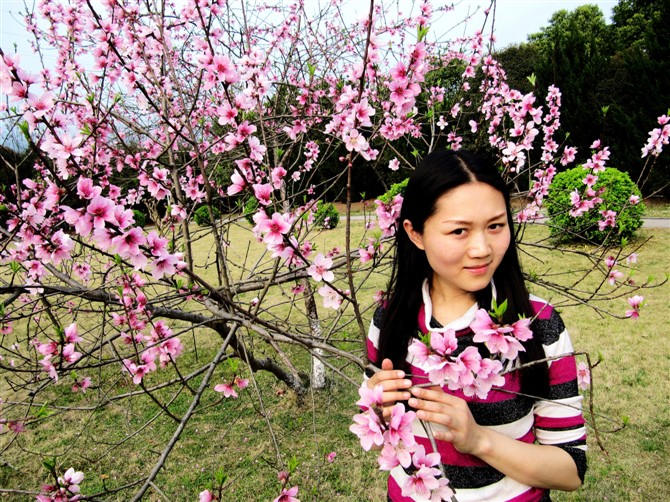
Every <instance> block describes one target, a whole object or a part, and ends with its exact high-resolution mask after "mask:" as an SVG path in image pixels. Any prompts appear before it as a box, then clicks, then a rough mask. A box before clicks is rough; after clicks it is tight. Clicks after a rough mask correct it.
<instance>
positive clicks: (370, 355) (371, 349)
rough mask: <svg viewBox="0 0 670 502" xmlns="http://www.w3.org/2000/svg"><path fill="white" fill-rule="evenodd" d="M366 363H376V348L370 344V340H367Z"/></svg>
mask: <svg viewBox="0 0 670 502" xmlns="http://www.w3.org/2000/svg"><path fill="white" fill-rule="evenodd" d="M367 347H368V361H370V362H371V363H373V364H374V363H375V362H376V361H377V347H375V345H374V343H372V340H370V339H369V338H368V343H367Z"/></svg>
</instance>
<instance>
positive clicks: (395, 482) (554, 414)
mask: <svg viewBox="0 0 670 502" xmlns="http://www.w3.org/2000/svg"><path fill="white" fill-rule="evenodd" d="M424 301H425V303H424V307H423V308H422V310H421V312H420V316H419V328H420V329H421V331H424V332H425V331H427V330H426V326H427V325H430V326H431V331H439V330H441V329H447V328H452V329H454V330H456V334H457V337H458V349H457V351H456V352H455V355H457V354H458V353H460V351H462V350H464V349H465V348H466V347H468V346H469V345H471V344H472V343H473V342H472V337H473V336H474V334H473V332H472V330H471V329H470V328H469V325H470V323H471V322H472V321H473V320H474V318H475V312H476V311H477V309H478V306H477V305H476V304H475V305H473V306H472V307H471V308H470V309H469V310H468V312H466V313H465V314H464V315H463V316H462V317H461V318H460V319H457V320H455V321H454V322H452V323H450V324H449V325H448V326H445V327H443V328H436V327H435V321H432V324H431V320H432V310H431V304H430V296H429V295H428V294H426V292H425V293H424ZM531 304H532V306H533V309H534V310H535V312H536V313H537V320H536V322H535V323H534V326H535V330H534V333H533V336H534V337H540V338H541V340H542V344H543V347H544V351H545V353H546V355H547V357H548V358H551V357H555V356H560V355H563V354H567V355H566V356H565V357H561V358H560V359H556V360H553V361H551V362H550V363H549V385H550V396H549V397H550V399H549V400H535V399H531V398H528V397H522V396H519V395H517V394H515V393H516V392H519V391H520V389H521V382H520V378H519V375H518V372H516V371H514V372H512V373H508V374H507V375H505V384H504V386H503V387H502V389H504V391H502V390H495V388H494V390H492V391H491V392H489V395H488V396H487V398H486V399H485V400H481V399H478V398H477V397H476V396H472V397H467V396H465V395H464V394H463V393H462V392H460V391H450V390H448V389H447V388H446V387H444V388H443V390H444V391H445V392H448V393H450V394H453V395H456V396H458V397H460V398H462V399H465V400H466V401H467V402H468V406H469V407H470V411H471V412H472V415H473V417H474V419H475V421H476V422H477V423H478V424H479V425H483V426H486V427H491V428H492V429H495V430H496V431H498V432H500V433H502V434H506V435H507V436H510V437H513V438H516V439H518V440H519V441H523V442H526V443H534V442H537V443H540V444H547V445H555V446H558V447H560V448H563V449H564V450H565V451H566V452H568V453H569V454H570V455H571V456H572V458H573V459H574V460H575V463H576V465H577V470H578V472H579V476H580V477H581V479H582V480H583V479H584V473H585V471H586V456H585V452H586V428H585V425H584V418H583V416H582V413H581V402H582V397H581V396H580V395H579V393H578V388H577V370H576V363H575V358H574V356H572V355H571V353H572V352H573V347H572V343H571V341H570V337H569V335H568V332H567V331H566V329H565V326H564V324H563V321H562V320H561V318H560V316H559V315H558V313H557V312H556V311H555V310H554V309H553V308H552V307H551V305H549V304H547V303H546V302H544V301H542V300H541V299H539V298H536V297H533V296H531ZM382 316H383V309H381V308H379V309H377V311H376V312H375V315H374V318H373V321H372V323H371V326H370V330H369V333H368V341H367V349H368V358H369V360H370V361H371V362H373V363H374V362H375V361H376V360H377V347H378V341H379V328H380V326H381V320H382ZM407 362H408V365H409V367H410V371H411V373H412V375H413V377H412V378H413V381H414V382H415V383H425V382H426V379H425V378H421V377H425V375H426V373H425V372H424V371H423V370H422V368H421V367H418V366H417V365H415V364H413V361H412V356H411V355H408V356H407ZM431 425H432V426H433V428H439V427H440V426H439V425H436V424H431ZM413 432H414V435H415V437H416V440H417V442H418V443H419V444H421V445H423V446H424V447H425V449H426V451H427V452H428V451H431V450H432V447H431V446H430V442H429V440H428V438H427V437H426V433H425V431H424V430H423V427H422V426H421V425H420V424H419V422H418V421H416V422H415V423H414V430H413ZM437 446H438V451H439V453H440V455H441V457H442V463H443V464H444V465H445V467H446V469H447V476H448V477H449V479H450V480H451V482H452V484H453V486H454V487H455V489H456V498H457V499H458V500H459V502H468V501H515V502H526V501H546V500H549V493H548V491H547V490H543V489H538V488H532V487H530V486H526V485H524V484H521V483H519V482H517V481H515V480H513V479H511V478H509V477H508V476H505V475H504V474H502V473H501V472H499V471H498V470H496V469H494V468H493V467H491V466H489V465H488V464H486V463H484V462H483V461H481V460H480V459H478V458H477V457H474V456H472V455H467V454H462V453H459V452H458V451H456V449H455V448H454V447H453V445H452V444H451V443H447V442H444V441H437ZM528 461H529V462H532V461H533V459H532V458H529V459H528ZM407 476H408V475H407V474H406V473H405V471H404V470H403V468H402V467H401V466H398V467H396V468H395V469H393V470H392V471H391V473H390V476H389V480H388V494H389V500H392V501H394V502H411V500H412V499H410V498H407V497H403V496H402V494H401V488H400V487H401V486H402V485H403V483H404V482H405V480H406V479H407Z"/></svg>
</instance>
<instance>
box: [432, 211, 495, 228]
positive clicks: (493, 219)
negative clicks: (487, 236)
mask: <svg viewBox="0 0 670 502" xmlns="http://www.w3.org/2000/svg"><path fill="white" fill-rule="evenodd" d="M503 217H505V220H507V212H506V211H505V212H502V213H498V214H496V215H495V216H493V217H492V218H490V219H489V220H488V221H487V223H491V222H492V221H495V220H498V219H500V218H503ZM442 223H453V224H455V225H469V224H471V223H472V222H471V221H467V220H444V221H443V222H442Z"/></svg>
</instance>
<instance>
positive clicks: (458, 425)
mask: <svg viewBox="0 0 670 502" xmlns="http://www.w3.org/2000/svg"><path fill="white" fill-rule="evenodd" d="M410 392H411V393H412V395H413V396H414V397H413V398H411V399H410V400H409V405H410V406H411V407H412V408H414V409H415V410H416V411H417V413H416V415H417V417H418V418H420V419H421V420H425V421H427V422H432V423H435V424H440V425H444V426H445V427H447V428H448V430H446V431H444V430H439V431H438V430H434V431H433V435H434V436H435V439H440V440H442V441H447V442H449V443H452V444H453V445H454V448H456V450H458V451H459V452H461V453H468V454H470V455H476V456H479V455H480V454H481V452H482V451H484V449H485V446H484V445H485V442H486V430H485V429H484V428H483V427H481V426H479V425H477V422H475V419H474V418H473V416H472V413H470V408H468V403H466V402H465V401H464V400H463V399H461V398H459V397H456V396H452V395H450V394H447V393H445V392H443V391H442V389H440V388H439V387H432V388H430V389H429V388H422V387H412V388H411V389H410Z"/></svg>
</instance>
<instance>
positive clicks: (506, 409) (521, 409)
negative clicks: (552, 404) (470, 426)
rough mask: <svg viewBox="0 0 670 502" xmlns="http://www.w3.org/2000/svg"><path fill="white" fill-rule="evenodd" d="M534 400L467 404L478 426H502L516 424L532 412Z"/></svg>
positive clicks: (519, 397) (518, 398)
mask: <svg viewBox="0 0 670 502" xmlns="http://www.w3.org/2000/svg"><path fill="white" fill-rule="evenodd" d="M533 403H534V400H533V399H530V398H528V397H524V396H515V397H513V398H512V399H507V400H505V401H498V402H495V403H468V406H469V408H470V411H471V412H472V416H473V418H474V419H475V422H477V424H479V425H502V424H509V423H512V422H516V421H517V420H520V419H521V418H523V417H525V416H526V415H528V414H529V413H531V411H532V410H533Z"/></svg>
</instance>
